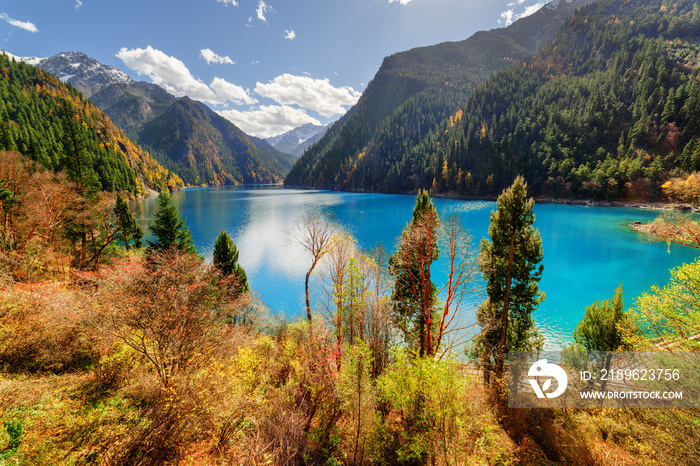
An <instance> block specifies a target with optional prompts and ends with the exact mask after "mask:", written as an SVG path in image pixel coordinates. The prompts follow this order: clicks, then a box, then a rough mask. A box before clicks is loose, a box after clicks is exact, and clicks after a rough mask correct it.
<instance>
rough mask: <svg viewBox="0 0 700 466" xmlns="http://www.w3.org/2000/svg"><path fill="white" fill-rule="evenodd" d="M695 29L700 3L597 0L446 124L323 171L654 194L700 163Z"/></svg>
mask: <svg viewBox="0 0 700 466" xmlns="http://www.w3.org/2000/svg"><path fill="white" fill-rule="evenodd" d="M699 34H700V10H699V7H698V4H697V3H696V2H694V1H690V0H683V1H678V2H674V3H672V4H671V3H668V2H663V1H661V0H652V1H642V0H627V1H623V0H599V1H598V2H596V3H594V4H592V5H589V6H586V7H583V8H582V9H581V10H580V11H579V12H578V13H577V14H576V16H575V17H573V18H571V19H570V20H569V21H568V22H567V23H566V24H565V25H564V27H563V28H562V29H561V31H560V32H559V33H558V34H557V36H556V39H555V40H554V42H552V43H551V44H550V45H548V46H547V47H545V48H544V49H542V50H541V51H540V52H539V53H538V54H537V55H536V56H534V57H531V58H528V59H526V60H524V61H523V62H521V63H519V64H517V65H516V66H513V67H511V68H509V69H507V70H503V71H501V72H499V73H497V74H495V75H494V76H493V77H491V78H490V79H489V80H488V81H486V82H485V83H484V84H483V85H481V86H479V87H478V88H477V89H475V91H474V92H473V93H472V94H471V95H470V96H469V97H468V98H467V99H466V102H465V103H464V104H463V105H462V107H461V108H460V109H459V110H458V111H456V112H454V113H453V114H452V115H450V116H449V117H448V118H446V119H444V120H443V121H442V123H441V124H440V127H439V128H438V129H436V130H433V131H431V132H430V133H427V134H423V135H421V136H420V137H419V138H415V137H413V138H407V137H406V135H405V132H403V133H397V134H396V135H395V139H394V141H395V144H400V145H402V147H401V150H395V151H386V150H377V151H376V152H374V153H370V152H365V153H363V152H360V153H358V156H356V157H354V158H351V159H350V160H348V161H346V162H345V163H344V164H343V165H342V167H340V166H339V167H337V170H336V171H335V172H334V174H333V176H332V178H322V179H324V180H327V179H331V180H332V182H331V183H330V186H328V187H334V188H338V189H350V190H377V191H387V192H405V191H412V190H415V189H417V188H431V189H432V190H433V192H442V193H447V192H452V193H457V194H460V195H464V196H491V195H494V194H496V193H498V192H499V191H500V190H501V189H502V188H503V187H505V186H508V185H509V184H510V183H511V182H512V180H513V179H514V177H515V176H516V175H517V174H523V175H525V177H526V179H527V180H528V186H529V188H530V190H531V193H532V194H535V195H542V196H556V197H586V198H597V199H602V198H607V199H618V198H625V197H628V198H637V199H650V198H654V197H655V196H657V195H658V190H659V187H660V185H661V183H662V182H663V181H664V180H666V179H667V178H670V177H672V176H676V175H679V174H680V173H681V172H683V171H687V172H689V171H694V170H698V169H700V144H698V137H699V136H700V83H699V82H698V62H700V45H699V42H700V36H699ZM417 139H418V140H417ZM365 150H366V149H365ZM363 155H364V156H363ZM307 171H308V173H314V171H313V170H311V169H308V170H307ZM309 179H310V180H313V178H309Z"/></svg>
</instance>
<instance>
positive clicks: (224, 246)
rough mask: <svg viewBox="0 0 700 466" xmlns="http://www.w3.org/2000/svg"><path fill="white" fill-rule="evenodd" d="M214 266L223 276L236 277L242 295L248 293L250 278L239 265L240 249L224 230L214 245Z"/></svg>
mask: <svg viewBox="0 0 700 466" xmlns="http://www.w3.org/2000/svg"><path fill="white" fill-rule="evenodd" d="M214 265H215V266H216V267H217V268H218V269H219V270H220V271H221V273H222V275H224V276H228V275H231V274H233V275H234V276H235V277H236V281H237V282H238V291H239V292H240V293H245V292H246V291H248V278H247V276H246V274H245V270H243V267H241V265H240V264H239V263H238V248H236V245H235V244H233V240H232V239H231V237H230V236H229V235H228V234H227V233H226V232H225V231H223V230H221V233H220V234H219V237H218V238H217V239H216V242H215V243H214Z"/></svg>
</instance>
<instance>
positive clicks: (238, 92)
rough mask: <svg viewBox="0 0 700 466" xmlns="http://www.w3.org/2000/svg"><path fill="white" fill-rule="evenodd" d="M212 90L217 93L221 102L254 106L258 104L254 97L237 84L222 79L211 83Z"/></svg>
mask: <svg viewBox="0 0 700 466" xmlns="http://www.w3.org/2000/svg"><path fill="white" fill-rule="evenodd" d="M211 89H212V90H213V91H214V92H215V93H216V97H217V99H218V100H219V101H225V102H233V103H234V104H237V105H242V104H247V105H252V104H257V103H258V101H257V100H256V99H255V98H254V97H251V96H250V94H249V93H248V91H247V90H246V89H243V88H242V87H241V86H237V85H236V84H231V83H230V82H228V81H226V80H225V79H222V78H214V80H213V81H212V82H211Z"/></svg>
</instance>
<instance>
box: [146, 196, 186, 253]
mask: <svg viewBox="0 0 700 466" xmlns="http://www.w3.org/2000/svg"><path fill="white" fill-rule="evenodd" d="M156 206H157V210H156V213H155V214H154V215H153V222H149V223H148V228H150V230H151V233H153V235H154V236H155V237H156V240H155V241H150V240H149V241H148V248H149V250H150V251H152V252H163V251H166V250H168V249H170V248H174V249H177V250H178V251H180V252H183V253H186V254H197V248H195V246H194V241H192V234H191V233H190V229H189V228H188V227H187V225H185V219H184V218H181V217H180V211H179V210H178V208H177V206H176V205H175V203H173V200H172V198H171V197H170V193H168V192H167V191H162V192H161V193H160V194H159V195H158V201H157V204H156Z"/></svg>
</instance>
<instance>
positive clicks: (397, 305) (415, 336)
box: [389, 190, 440, 356]
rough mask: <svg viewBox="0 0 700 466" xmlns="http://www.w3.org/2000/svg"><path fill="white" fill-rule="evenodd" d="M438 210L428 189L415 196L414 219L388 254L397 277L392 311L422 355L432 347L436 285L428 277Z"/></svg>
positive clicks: (434, 252)
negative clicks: (396, 248) (398, 242)
mask: <svg viewBox="0 0 700 466" xmlns="http://www.w3.org/2000/svg"><path fill="white" fill-rule="evenodd" d="M439 223H440V218H439V217H438V214H437V211H436V210H435V207H434V206H433V203H432V201H431V200H430V196H429V195H428V192H427V191H423V190H421V191H420V192H419V193H418V196H417V197H416V205H415V207H414V208H413V219H412V220H411V222H410V223H409V224H408V225H406V228H405V229H404V231H403V233H402V236H401V244H400V245H399V249H398V250H397V251H396V252H395V253H394V254H393V255H392V256H391V257H390V258H389V272H390V273H391V274H392V275H394V276H395V277H396V281H395V285H394V291H393V293H392V295H391V300H392V301H393V303H394V315H395V318H396V320H397V322H399V325H400V327H401V328H402V329H403V331H404V333H405V335H406V338H407V340H408V341H409V342H411V343H412V344H414V345H415V346H416V347H417V348H418V351H419V354H420V355H421V356H424V355H431V354H432V352H433V351H434V348H433V344H432V330H433V326H434V324H435V323H436V322H437V319H435V312H436V309H435V305H436V299H437V287H436V286H435V284H434V283H433V281H432V278H431V265H432V263H433V262H434V261H436V260H437V259H438V257H439V254H440V252H439V248H438V241H437V238H438V235H437V228H438V225H439Z"/></svg>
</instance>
